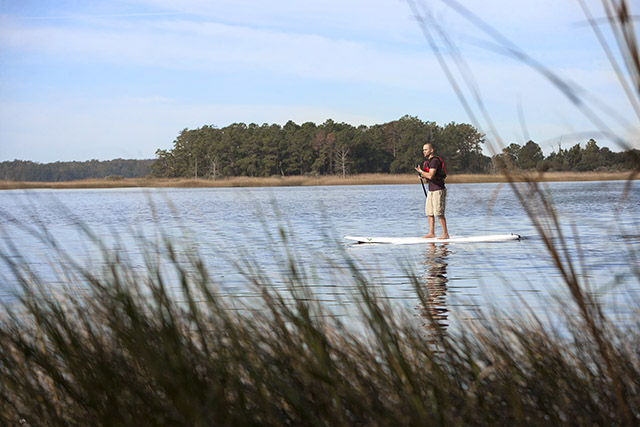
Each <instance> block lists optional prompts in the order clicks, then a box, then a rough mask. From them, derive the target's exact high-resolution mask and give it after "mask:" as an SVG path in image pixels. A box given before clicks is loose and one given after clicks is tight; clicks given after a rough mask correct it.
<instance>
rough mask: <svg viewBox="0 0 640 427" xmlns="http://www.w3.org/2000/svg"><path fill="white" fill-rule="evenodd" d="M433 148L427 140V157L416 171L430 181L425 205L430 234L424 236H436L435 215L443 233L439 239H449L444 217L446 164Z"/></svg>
mask: <svg viewBox="0 0 640 427" xmlns="http://www.w3.org/2000/svg"><path fill="white" fill-rule="evenodd" d="M433 153H434V150H433V144H432V143H430V142H427V143H426V144H424V146H423V147H422V154H424V156H425V157H426V158H427V161H426V162H424V165H423V167H420V166H416V172H418V174H419V175H420V179H425V180H426V181H427V182H428V183H429V194H428V195H427V202H426V204H425V207H424V211H425V214H426V215H427V219H428V221H429V234H426V235H424V236H422V237H424V238H433V237H435V232H434V228H435V222H436V221H435V217H436V216H437V217H438V221H440V227H441V228H442V235H441V236H440V237H438V239H448V238H449V231H448V230H447V219H446V218H445V217H444V208H445V204H446V199H447V189H446V188H445V186H444V178H445V176H446V172H445V169H444V164H443V162H442V159H441V158H440V157H436V156H435V155H434V154H433Z"/></svg>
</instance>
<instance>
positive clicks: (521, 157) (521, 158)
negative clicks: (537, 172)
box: [516, 140, 544, 170]
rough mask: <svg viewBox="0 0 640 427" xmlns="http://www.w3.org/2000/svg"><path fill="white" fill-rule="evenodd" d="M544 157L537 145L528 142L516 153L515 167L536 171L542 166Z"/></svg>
mask: <svg viewBox="0 0 640 427" xmlns="http://www.w3.org/2000/svg"><path fill="white" fill-rule="evenodd" d="M543 160H544V155H543V154H542V149H541V148H540V146H539V145H538V144H536V143H535V142H533V141H531V140H529V141H527V143H526V144H524V146H523V147H522V148H521V149H520V150H519V152H518V153H517V162H516V164H517V166H518V167H519V168H520V169H524V170H528V169H537V168H538V167H539V166H541V165H542V162H543Z"/></svg>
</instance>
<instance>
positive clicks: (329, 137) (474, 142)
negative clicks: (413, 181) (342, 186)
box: [153, 116, 491, 179]
mask: <svg viewBox="0 0 640 427" xmlns="http://www.w3.org/2000/svg"><path fill="white" fill-rule="evenodd" d="M426 141H432V142H434V143H435V144H436V145H437V147H438V155H439V156H441V157H443V158H445V159H446V165H447V168H448V169H449V168H450V169H452V170H454V171H458V172H480V173H484V172H488V171H489V168H490V165H491V159H490V158H489V157H487V156H484V155H483V154H482V144H484V135H482V134H481V133H480V132H478V131H477V129H475V128H474V127H473V126H471V125H469V124H464V123H461V124H460V123H449V124H447V125H446V126H439V125H437V124H436V123H434V122H424V121H422V120H420V119H418V118H417V117H412V116H404V117H402V118H401V119H399V120H396V121H392V122H389V123H385V124H379V125H373V126H364V125H361V126H358V127H355V126H352V125H350V124H347V123H336V122H334V121H333V120H327V121H325V122H324V123H322V124H320V125H316V124H315V123H311V122H307V123H303V124H301V125H298V124H296V123H294V122H293V121H289V122H287V123H286V124H285V125H284V126H280V125H277V124H271V125H269V124H263V125H257V124H254V123H252V124H249V125H246V124H244V123H234V124H232V125H229V126H226V127H224V128H217V127H215V126H203V127H201V128H198V129H191V130H190V129H184V130H183V131H181V132H180V134H179V135H178V137H177V138H176V140H175V141H174V144H173V148H172V149H170V150H158V151H156V155H157V160H156V162H155V163H154V165H153V174H154V175H155V176H157V177H208V178H212V179H216V178H219V177H224V176H255V177H266V176H272V175H330V174H334V175H343V176H344V175H347V174H358V173H407V172H411V171H412V168H413V165H415V164H416V163H418V162H422V160H423V159H422V158H421V153H422V150H421V147H422V144H423V143H424V142H426Z"/></svg>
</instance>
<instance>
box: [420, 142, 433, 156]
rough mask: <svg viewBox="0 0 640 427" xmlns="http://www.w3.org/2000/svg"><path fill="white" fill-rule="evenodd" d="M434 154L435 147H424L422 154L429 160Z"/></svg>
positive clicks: (425, 145) (426, 145)
mask: <svg viewBox="0 0 640 427" xmlns="http://www.w3.org/2000/svg"><path fill="white" fill-rule="evenodd" d="M432 153H433V147H432V146H431V145H429V144H424V146H423V147H422V154H424V156H425V157H427V158H428V157H429V156H430V155H431V154H432Z"/></svg>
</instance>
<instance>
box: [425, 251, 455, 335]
mask: <svg viewBox="0 0 640 427" xmlns="http://www.w3.org/2000/svg"><path fill="white" fill-rule="evenodd" d="M448 255H449V248H448V247H447V245H436V244H434V243H431V244H430V245H429V248H428V249H427V252H426V253H425V264H426V265H427V267H428V269H427V271H426V275H425V285H426V292H425V299H424V306H422V307H420V309H421V315H422V316H423V317H425V318H426V319H427V322H426V323H425V327H426V328H427V329H428V330H429V331H431V332H433V333H434V335H435V328H436V327H437V326H439V327H441V328H442V329H443V330H444V329H446V328H447V326H448V323H447V317H448V314H449V310H448V309H447V304H446V296H447V282H448V281H449V279H447V256H448Z"/></svg>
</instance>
